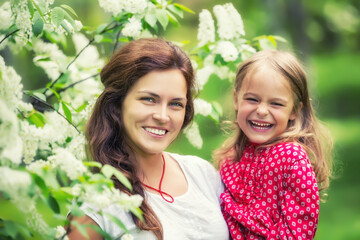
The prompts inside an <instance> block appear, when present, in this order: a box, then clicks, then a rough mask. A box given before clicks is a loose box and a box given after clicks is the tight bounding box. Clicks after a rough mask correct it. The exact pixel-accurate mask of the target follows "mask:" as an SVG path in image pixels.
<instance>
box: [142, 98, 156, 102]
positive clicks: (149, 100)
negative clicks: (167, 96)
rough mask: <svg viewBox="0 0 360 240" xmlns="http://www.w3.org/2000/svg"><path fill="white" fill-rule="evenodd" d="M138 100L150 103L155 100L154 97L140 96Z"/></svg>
mask: <svg viewBox="0 0 360 240" xmlns="http://www.w3.org/2000/svg"><path fill="white" fill-rule="evenodd" d="M140 100H141V101H144V102H151V103H154V102H155V99H154V98H151V97H142V98H140Z"/></svg>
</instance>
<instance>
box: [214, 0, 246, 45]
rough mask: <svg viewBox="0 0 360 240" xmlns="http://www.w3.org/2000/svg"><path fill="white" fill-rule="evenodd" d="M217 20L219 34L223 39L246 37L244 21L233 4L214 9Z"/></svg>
mask: <svg viewBox="0 0 360 240" xmlns="http://www.w3.org/2000/svg"><path fill="white" fill-rule="evenodd" d="M213 11H214V14H215V17H216V20H217V32H218V35H219V37H220V38H221V39H224V40H231V39H234V38H238V37H240V36H241V35H245V31H244V25H243V21H242V19H241V16H240V14H239V13H238V12H237V11H236V9H235V8H234V6H233V5H232V3H226V4H224V5H216V6H214V8H213Z"/></svg>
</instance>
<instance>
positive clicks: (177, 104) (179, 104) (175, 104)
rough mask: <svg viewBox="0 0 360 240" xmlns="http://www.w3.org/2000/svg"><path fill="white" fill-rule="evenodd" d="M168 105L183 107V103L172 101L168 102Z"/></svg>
mask: <svg viewBox="0 0 360 240" xmlns="http://www.w3.org/2000/svg"><path fill="white" fill-rule="evenodd" d="M170 106H173V107H179V108H184V104H182V103H181V102H172V103H170Z"/></svg>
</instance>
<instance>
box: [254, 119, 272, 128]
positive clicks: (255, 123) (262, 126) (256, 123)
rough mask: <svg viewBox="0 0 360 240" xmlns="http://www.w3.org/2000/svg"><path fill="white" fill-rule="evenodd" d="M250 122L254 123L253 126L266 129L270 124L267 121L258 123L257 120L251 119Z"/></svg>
mask: <svg viewBox="0 0 360 240" xmlns="http://www.w3.org/2000/svg"><path fill="white" fill-rule="evenodd" d="M251 124H252V125H254V127H257V128H262V129H266V128H269V127H270V126H271V124H269V123H258V122H253V121H251Z"/></svg>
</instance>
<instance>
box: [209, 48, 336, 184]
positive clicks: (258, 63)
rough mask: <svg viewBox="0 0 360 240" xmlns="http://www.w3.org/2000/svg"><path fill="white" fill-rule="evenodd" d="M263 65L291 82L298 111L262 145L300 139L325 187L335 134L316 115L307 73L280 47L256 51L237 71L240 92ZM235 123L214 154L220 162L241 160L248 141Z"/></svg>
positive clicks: (295, 107)
mask: <svg viewBox="0 0 360 240" xmlns="http://www.w3.org/2000/svg"><path fill="white" fill-rule="evenodd" d="M263 66H268V67H270V68H272V69H273V70H274V71H276V72H278V73H280V74H281V75H282V76H284V78H285V79H286V80H288V82H289V83H290V87H291V90H292V92H293V95H294V109H293V111H294V112H295V113H296V118H295V119H294V120H289V122H288V127H287V129H286V131H285V132H284V133H282V134H281V135H280V136H277V137H276V138H275V139H271V140H270V141H269V142H266V143H264V144H262V145H261V146H259V148H263V147H267V146H270V145H274V144H277V143H279V142H297V143H299V144H300V145H302V146H303V147H304V149H305V150H306V152H307V154H308V156H309V159H310V161H311V165H312V168H313V170H314V172H315V174H316V179H317V184H318V187H319V191H322V190H325V189H326V188H328V186H329V178H330V176H331V174H332V156H331V150H332V145H333V143H332V138H331V136H330V134H329V131H328V130H327V129H326V128H325V127H324V126H323V124H322V123H321V122H320V121H319V120H318V119H317V117H316V116H315V112H314V110H313V107H312V105H311V101H310V97H309V91H308V87H307V80H306V75H305V72H304V70H303V67H302V66H301V64H300V63H299V61H298V60H297V59H296V58H295V57H294V56H293V55H292V54H290V53H288V52H283V51H278V50H263V51H260V52H257V53H255V54H254V55H253V56H251V57H250V58H249V59H247V60H246V61H244V62H243V63H242V64H241V65H240V67H239V69H238V71H237V74H236V80H235V86H234V88H235V93H236V94H238V93H239V91H240V88H241V85H242V82H243V80H244V79H245V77H246V76H247V74H250V73H251V72H252V71H256V70H257V69H258V68H259V67H263ZM232 123H233V124H232V125H233V129H232V130H233V134H232V136H231V137H229V138H228V139H227V140H226V141H225V142H224V144H223V145H222V147H221V148H219V149H217V150H216V151H215V152H214V154H213V158H214V160H215V162H216V163H217V164H218V165H219V166H220V165H221V161H222V160H223V159H224V158H230V159H232V160H233V161H235V162H236V161H239V159H240V157H241V156H242V153H243V151H244V149H245V146H246V144H247V142H248V139H247V137H246V135H245V134H244V133H243V131H242V130H241V129H240V127H239V126H238V124H237V123H236V122H232Z"/></svg>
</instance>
